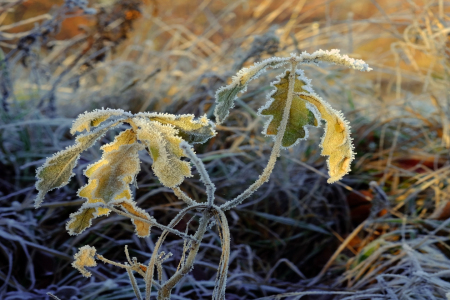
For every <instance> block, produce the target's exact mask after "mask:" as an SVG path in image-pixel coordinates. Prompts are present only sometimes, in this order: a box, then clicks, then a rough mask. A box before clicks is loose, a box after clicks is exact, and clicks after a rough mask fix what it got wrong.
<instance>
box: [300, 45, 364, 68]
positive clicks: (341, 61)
mask: <svg viewBox="0 0 450 300" xmlns="http://www.w3.org/2000/svg"><path fill="white" fill-rule="evenodd" d="M340 52H341V50H339V49H332V50H322V49H320V50H317V51H314V52H313V53H311V54H309V53H307V52H303V53H302V54H300V56H298V57H297V61H298V62H300V63H318V62H326V63H330V64H335V65H340V66H345V67H348V68H352V69H355V70H358V71H366V72H369V71H371V70H372V68H370V67H369V65H368V64H366V63H365V62H364V61H363V60H361V59H354V58H351V57H349V56H348V55H344V54H340Z"/></svg>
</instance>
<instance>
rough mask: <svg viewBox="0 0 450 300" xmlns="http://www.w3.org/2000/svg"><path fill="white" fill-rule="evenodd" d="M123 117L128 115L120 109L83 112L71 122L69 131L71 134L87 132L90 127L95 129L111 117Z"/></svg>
mask: <svg viewBox="0 0 450 300" xmlns="http://www.w3.org/2000/svg"><path fill="white" fill-rule="evenodd" d="M122 115H123V116H125V115H128V114H127V113H126V112H124V111H123V110H121V109H109V108H108V109H106V110H105V109H101V110H99V109H96V110H94V111H91V112H85V113H84V114H81V115H79V116H78V118H77V119H76V120H75V121H74V122H73V124H72V128H71V129H70V133H71V134H75V133H76V132H78V131H79V132H81V131H83V130H85V129H86V131H87V132H89V131H90V130H91V127H96V126H98V125H100V124H101V123H103V122H104V121H106V120H108V119H109V118H110V117H112V116H122Z"/></svg>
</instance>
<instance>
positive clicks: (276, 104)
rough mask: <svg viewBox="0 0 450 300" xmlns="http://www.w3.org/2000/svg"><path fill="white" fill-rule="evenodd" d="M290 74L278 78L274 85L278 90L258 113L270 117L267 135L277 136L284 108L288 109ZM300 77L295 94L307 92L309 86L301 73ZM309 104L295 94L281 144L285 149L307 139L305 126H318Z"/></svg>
mask: <svg viewBox="0 0 450 300" xmlns="http://www.w3.org/2000/svg"><path fill="white" fill-rule="evenodd" d="M289 74H290V72H289V71H286V73H285V74H284V75H281V76H279V77H278V81H276V82H274V83H273V84H272V85H273V86H274V87H275V88H276V89H275V91H274V92H273V93H272V94H270V95H269V96H270V98H269V101H268V102H267V104H266V105H265V106H263V107H261V108H260V109H259V111H258V113H259V114H260V115H262V116H270V119H269V120H268V121H267V122H266V124H265V126H264V130H263V132H264V134H266V135H272V136H275V135H277V133H278V128H279V127H280V124H281V121H282V119H283V113H284V108H285V107H286V101H287V95H288V89H289ZM298 75H299V76H297V77H296V79H295V85H294V93H301V92H306V90H304V89H303V87H304V86H306V85H307V82H304V81H303V80H302V76H301V75H302V74H301V73H299V74H298ZM307 103H308V102H307V101H305V100H304V99H302V98H300V97H299V96H298V95H296V94H294V97H293V99H292V105H291V109H290V113H289V119H288V123H287V125H286V131H285V133H284V136H283V140H282V142H281V145H282V146H283V147H285V148H288V147H291V146H293V145H295V144H296V143H297V141H298V140H302V139H305V138H307V137H308V133H307V129H306V127H305V126H317V125H318V116H317V115H315V114H314V113H313V111H311V110H310V108H311V106H309V105H308V104H307Z"/></svg>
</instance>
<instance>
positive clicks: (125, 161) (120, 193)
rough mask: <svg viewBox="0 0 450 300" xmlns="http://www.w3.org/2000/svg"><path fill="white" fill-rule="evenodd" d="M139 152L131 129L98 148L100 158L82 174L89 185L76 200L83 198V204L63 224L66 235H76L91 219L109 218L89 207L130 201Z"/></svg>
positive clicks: (139, 145)
mask: <svg viewBox="0 0 450 300" xmlns="http://www.w3.org/2000/svg"><path fill="white" fill-rule="evenodd" d="M142 148H143V146H142V145H141V144H139V143H137V139H136V134H135V133H134V131H133V130H132V129H128V130H125V131H123V132H121V133H120V134H119V135H118V136H116V138H115V139H114V141H113V142H112V143H110V144H106V145H104V146H103V147H101V149H102V150H103V155H102V158H101V159H100V160H99V161H98V162H96V163H94V164H92V165H90V166H88V168H87V169H86V171H85V175H86V176H87V177H88V178H89V181H88V183H87V184H86V185H85V186H83V187H82V188H80V190H79V191H78V196H80V197H83V198H86V199H87V202H86V203H85V204H86V205H83V206H82V207H81V208H80V210H79V211H78V212H76V213H74V214H71V215H70V221H69V222H68V223H67V230H68V231H69V233H70V234H80V233H81V232H83V231H84V230H85V229H86V228H88V227H90V226H91V224H92V219H94V218H96V217H99V216H102V215H107V214H109V212H110V210H109V209H107V208H104V207H93V206H92V204H95V203H98V202H100V203H104V204H107V203H110V202H111V201H113V200H119V199H127V200H130V199H131V190H130V187H129V185H130V184H131V183H132V182H133V180H134V178H135V177H136V175H137V173H138V172H139V170H140V167H139V156H138V151H139V150H141V149H142ZM89 205H91V207H89Z"/></svg>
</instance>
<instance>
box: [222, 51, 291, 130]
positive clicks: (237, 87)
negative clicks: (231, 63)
mask: <svg viewBox="0 0 450 300" xmlns="http://www.w3.org/2000/svg"><path fill="white" fill-rule="evenodd" d="M288 61H289V58H277V57H272V58H269V59H266V60H264V61H262V62H260V63H256V64H254V65H253V66H252V67H250V68H243V69H242V70H240V71H239V72H238V73H237V74H236V76H234V77H233V80H232V82H231V83H230V84H229V85H227V86H224V87H221V88H220V89H218V90H217V92H216V108H215V110H214V115H215V116H216V122H217V124H221V123H223V121H224V120H225V119H226V118H227V117H228V114H229V111H230V109H231V108H233V106H234V100H235V99H236V97H237V94H239V93H240V92H245V91H246V89H247V84H248V83H249V82H250V81H251V80H253V79H255V78H258V76H259V75H261V74H262V73H263V72H264V71H265V70H266V68H267V67H272V68H276V67H279V66H281V65H283V64H286V63H287V62H288Z"/></svg>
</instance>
